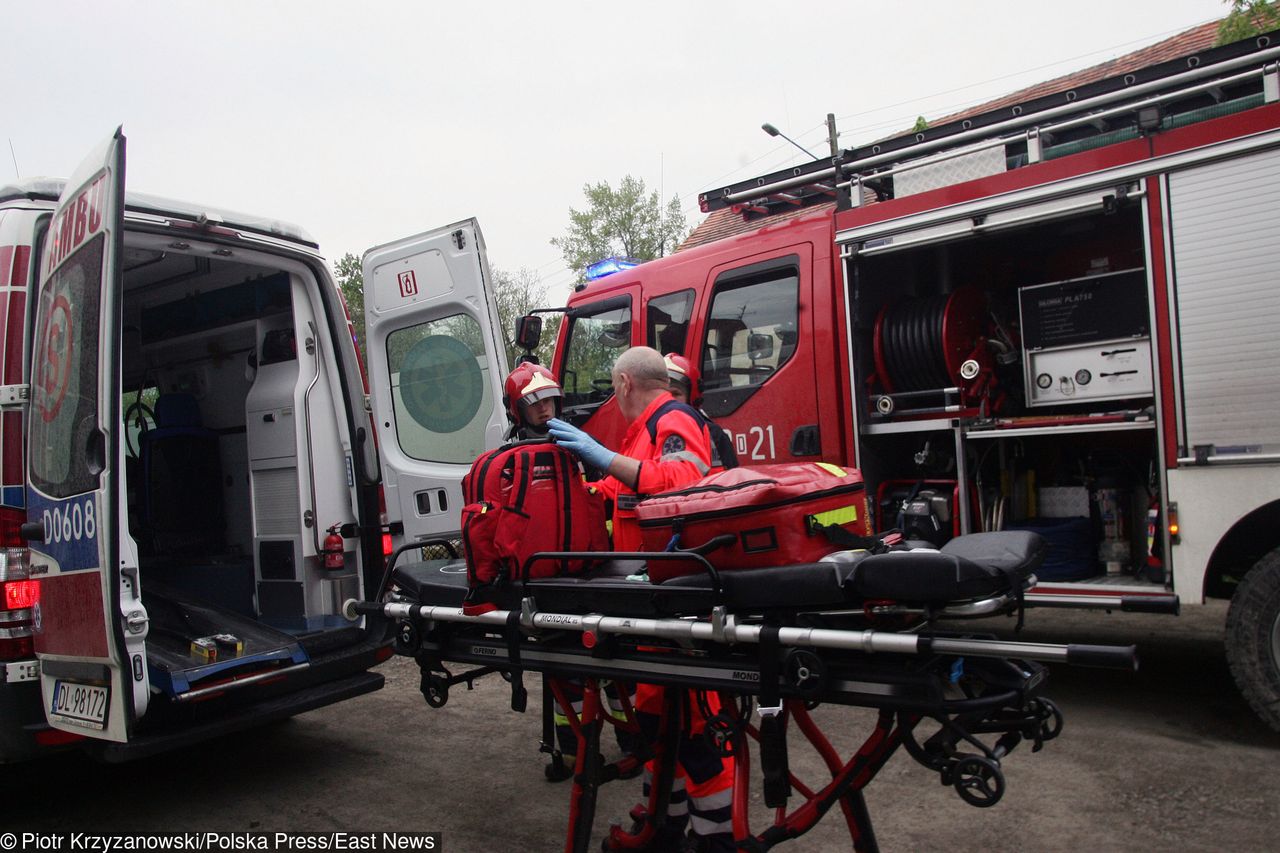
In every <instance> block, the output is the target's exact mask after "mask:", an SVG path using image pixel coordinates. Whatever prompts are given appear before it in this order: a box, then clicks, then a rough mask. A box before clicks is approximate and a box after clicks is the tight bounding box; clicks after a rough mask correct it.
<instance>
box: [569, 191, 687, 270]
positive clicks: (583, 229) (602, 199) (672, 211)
mask: <svg viewBox="0 0 1280 853" xmlns="http://www.w3.org/2000/svg"><path fill="white" fill-rule="evenodd" d="M582 192H583V195H585V196H586V199H587V207H586V208H585V209H583V210H576V209H574V208H572V207H571V208H569V227H568V229H567V230H566V231H565V235H564V236H563V237H556V238H554V239H552V241H551V245H553V246H555V247H556V248H558V249H559V250H560V253H561V255H563V256H564V262H565V264H566V265H567V266H568V267H569V269H570V270H572V271H573V272H574V273H575V274H576V275H577V280H578V281H579V282H582V281H584V280H585V270H586V268H587V265H588V264H592V263H595V262H596V261H598V260H601V259H603V258H607V257H610V256H611V255H618V256H621V257H628V258H636V259H638V260H642V261H649V260H653V259H654V258H661V257H663V256H664V255H668V254H670V253H671V252H672V251H674V250H675V248H676V246H678V245H680V241H681V240H683V239H684V237H685V234H686V233H687V230H686V228H685V219H684V213H683V212H682V211H681V210H680V200H679V198H678V197H677V196H672V197H671V200H670V201H668V202H667V203H666V204H665V205H664V204H663V203H662V201H661V199H659V198H658V193H657V191H656V190H654V191H652V192H646V191H645V185H644V181H642V180H640V179H638V178H633V177H632V176H630V175H627V176H626V177H625V178H623V179H622V183H621V184H619V185H618V188H617V189H616V190H615V189H614V188H613V187H612V186H610V185H609V182H608V181H601V182H600V183H598V184H587V185H585V186H584V187H583V188H582Z"/></svg>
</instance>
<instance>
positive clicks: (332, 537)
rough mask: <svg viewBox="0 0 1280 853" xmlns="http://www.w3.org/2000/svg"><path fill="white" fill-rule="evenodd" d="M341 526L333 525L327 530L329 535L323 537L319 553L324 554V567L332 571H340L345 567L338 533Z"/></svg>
mask: <svg viewBox="0 0 1280 853" xmlns="http://www.w3.org/2000/svg"><path fill="white" fill-rule="evenodd" d="M340 526H341V525H338V524H335V525H333V527H330V528H329V535H328V536H326V537H324V547H323V548H321V549H320V550H321V552H322V553H323V554H324V567H325V568H326V569H330V570H332V571H337V570H341V569H343V568H345V567H346V562H345V561H344V560H343V553H342V552H343V546H342V536H341V535H340V534H339V533H338V528H339V527H340Z"/></svg>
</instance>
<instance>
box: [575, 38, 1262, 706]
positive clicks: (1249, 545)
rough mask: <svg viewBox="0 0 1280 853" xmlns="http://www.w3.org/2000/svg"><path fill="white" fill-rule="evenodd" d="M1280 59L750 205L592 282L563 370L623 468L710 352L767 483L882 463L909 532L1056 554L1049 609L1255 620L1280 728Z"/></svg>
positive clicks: (778, 187)
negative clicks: (644, 368)
mask: <svg viewBox="0 0 1280 853" xmlns="http://www.w3.org/2000/svg"><path fill="white" fill-rule="evenodd" d="M1278 59H1280V33H1271V34H1269V35H1264V36H1259V37H1255V38H1250V39H1248V40H1246V41H1242V42H1238V43H1235V44H1231V45H1226V46H1222V47H1204V48H1202V49H1200V50H1197V51H1195V52H1193V53H1189V54H1187V55H1183V56H1178V57H1176V58H1174V59H1169V60H1165V61H1161V62H1156V63H1153V64H1148V65H1144V66H1142V67H1135V68H1133V69H1131V70H1126V71H1124V72H1123V73H1119V74H1117V75H1115V76H1110V77H1105V78H1102V79H1097V80H1094V81H1093V82H1088V83H1083V84H1081V85H1078V86H1073V87H1071V88H1068V89H1065V90H1060V91H1053V92H1050V93H1048V94H1038V95H1035V96H1032V97H1028V98H1027V99H1025V100H1018V101H1016V102H1009V103H1004V104H1002V105H1000V106H998V107H994V108H991V109H989V110H987V111H978V112H975V113H972V114H969V115H966V116H962V117H958V118H957V119H956V120H954V121H948V122H944V123H941V124H939V125H938V126H936V127H930V128H928V129H926V130H924V131H920V132H913V133H911V134H906V135H903V136H900V137H896V138H893V139H887V140H883V141H881V142H877V143H874V144H872V145H868V146H864V147H860V148H856V149H846V150H844V151H841V152H840V153H839V154H838V155H836V156H833V157H832V158H830V159H829V160H822V161H818V162H815V163H811V164H806V165H804V166H801V167H797V168H795V169H789V170H786V171H783V172H778V173H774V174H770V175H765V176H761V177H759V178H755V179H752V180H750V181H744V182H741V183H739V184H735V185H732V186H728V187H724V188H722V189H719V190H716V191H713V192H709V193H706V194H704V195H703V196H702V197H701V202H702V207H703V210H704V211H708V212H711V213H712V216H716V217H720V220H719V221H721V222H724V221H727V219H726V218H727V217H741V218H742V219H746V220H748V221H754V222H755V226H754V227H751V226H742V225H739V226H738V227H736V228H731V229H728V230H731V231H736V232H739V233H734V234H733V236H728V237H725V238H723V239H719V240H716V241H714V242H709V243H706V244H704V245H699V246H696V247H694V248H690V249H687V250H682V251H680V252H677V253H676V254H675V255H674V256H672V257H668V258H663V259H660V260H655V261H651V262H648V263H644V264H641V265H640V266H638V267H635V268H634V269H630V270H626V271H622V272H618V273H615V274H613V275H611V276H609V277H607V278H604V279H601V280H599V281H596V282H591V283H588V284H587V285H585V286H580V287H579V289H578V290H577V292H575V293H574V294H573V295H572V297H571V298H570V300H569V302H568V307H567V316H566V321H565V322H564V323H563V324H562V327H561V331H560V338H559V340H558V343H557V349H556V354H555V364H554V367H555V371H556V373H557V375H559V376H560V377H562V380H563V383H564V387H565V394H566V398H565V401H566V411H567V413H568V414H569V416H570V417H571V418H573V419H574V420H575V421H576V422H578V423H579V424H580V425H582V426H584V428H585V429H587V430H588V431H590V432H592V433H593V434H595V435H596V436H597V437H598V438H600V439H601V440H602V441H603V442H604V443H605V444H609V443H610V442H614V443H615V444H616V441H617V438H618V436H619V435H620V430H621V419H620V417H619V416H618V413H617V411H616V407H615V405H614V403H613V402H612V400H611V398H610V394H609V389H608V375H609V373H608V372H609V367H610V366H611V365H612V363H613V362H614V360H616V358H617V355H618V354H619V353H620V352H621V351H622V350H623V349H625V348H626V347H628V346H632V345H638V344H647V345H650V346H653V347H655V348H657V349H659V350H661V351H663V352H679V353H682V354H684V355H685V356H687V357H688V358H690V359H691V360H693V362H694V363H695V364H698V365H699V366H700V368H701V371H702V383H703V387H702V394H703V407H704V409H705V410H706V411H707V412H708V414H710V415H711V416H712V417H713V418H715V419H716V420H717V421H718V422H719V423H720V424H721V426H723V427H724V428H725V429H727V430H728V431H729V432H731V433H732V435H733V437H734V439H735V442H736V445H737V451H738V455H739V457H740V459H741V461H742V462H743V464H751V463H753V462H775V461H777V462H781V461H790V460H793V459H821V460H826V461H831V462H836V463H841V464H846V465H853V466H857V467H858V468H860V469H861V470H862V472H863V476H864V477H865V478H866V482H867V484H868V495H869V500H870V503H871V506H870V510H871V513H872V515H873V517H874V518H875V521H876V526H877V527H879V528H881V529H888V528H894V527H898V528H902V529H903V530H904V531H905V532H906V533H907V535H908V536H909V537H910V538H913V539H919V540H924V541H928V542H931V543H934V544H941V543H942V542H945V541H946V540H947V539H949V538H950V537H952V536H955V535H959V534H962V533H969V532H975V531H984V530H996V529H1007V528H1024V529H1032V530H1036V531H1038V532H1040V533H1042V534H1043V535H1044V536H1045V537H1046V538H1047V539H1048V540H1049V541H1050V544H1051V552H1050V558H1049V561H1048V562H1047V564H1046V566H1045V568H1044V570H1043V571H1042V572H1041V574H1040V577H1039V584H1038V586H1037V587H1036V589H1035V590H1034V591H1033V593H1032V594H1030V595H1029V596H1028V602H1029V603H1031V604H1034V605H1037V606H1070V607H1092V608H1098V609H1103V610H1128V611H1144V612H1155V613H1176V612H1177V610H1178V608H1179V606H1180V604H1199V603H1201V602H1203V601H1204V600H1205V599H1206V598H1210V597H1221V598H1231V600H1232V606H1231V609H1230V615H1229V617H1228V624H1227V641H1228V642H1227V654H1228V659H1229V661H1230V664H1231V667H1232V670H1233V673H1234V674H1235V676H1236V679H1237V681H1238V683H1239V685H1240V687H1241V690H1242V692H1243V693H1244V695H1245V696H1246V698H1247V699H1248V700H1249V701H1250V703H1251V704H1252V705H1253V707H1254V708H1255V709H1256V710H1257V712H1258V713H1259V714H1260V715H1261V716H1262V717H1263V718H1264V719H1266V720H1267V721H1268V722H1269V723H1270V724H1271V725H1273V726H1275V727H1277V728H1280V711H1278V710H1277V709H1280V533H1278V531H1280V476H1277V475H1278V474H1280V471H1278V469H1277V464H1278V463H1280V417H1278V416H1277V415H1278V412H1277V410H1278V409H1280V349H1277V347H1276V346H1275V345H1274V340H1273V339H1274V334H1273V331H1272V327H1273V326H1274V323H1275V319H1274V318H1275V317H1276V316H1278V315H1280V279H1277V270H1278V269H1280V242H1277V241H1276V239H1275V234H1276V233H1277V230H1278V229H1280V77H1278V75H1277V60H1278Z"/></svg>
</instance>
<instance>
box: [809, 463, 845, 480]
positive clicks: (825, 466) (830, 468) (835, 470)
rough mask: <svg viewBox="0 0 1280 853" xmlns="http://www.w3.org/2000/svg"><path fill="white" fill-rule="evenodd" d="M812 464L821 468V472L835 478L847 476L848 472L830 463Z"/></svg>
mask: <svg viewBox="0 0 1280 853" xmlns="http://www.w3.org/2000/svg"><path fill="white" fill-rule="evenodd" d="M813 464H814V465H817V466H818V467H819V468H821V469H822V470H823V471H826V472H827V473H828V474H834V475H835V476H837V477H848V476H849V472H848V471H846V470H844V469H843V468H841V467H840V466H839V465H833V464H832V463H830V462H815V463H813Z"/></svg>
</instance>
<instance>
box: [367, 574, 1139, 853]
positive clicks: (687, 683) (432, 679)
mask: <svg viewBox="0 0 1280 853" xmlns="http://www.w3.org/2000/svg"><path fill="white" fill-rule="evenodd" d="M396 556H398V555H393V558H392V561H391V562H394V559H395V557H396ZM563 556H565V554H563V553H561V552H556V553H546V554H539V555H535V557H534V558H531V559H560V558H562V557H563ZM575 556H584V555H579V554H575ZM595 556H597V557H603V556H611V557H622V558H628V557H642V558H646V559H661V558H663V557H664V556H665V555H655V554H642V555H629V554H623V555H620V554H616V553H615V554H610V555H595ZM683 558H684V559H688V558H689V557H688V555H685V556H684V557H683ZM709 575H710V577H711V581H712V591H713V593H714V594H716V595H719V593H720V590H721V583H720V578H719V577H718V575H717V573H716V572H715V570H714V569H711V570H710V572H709ZM386 577H387V578H388V579H389V578H390V577H391V565H388V569H387V576H386ZM1031 583H1034V580H1032V581H1031ZM386 586H387V584H386V583H384V587H386ZM536 586H537V585H536V583H535V584H529V585H526V586H525V590H526V592H528V593H529V594H526V595H524V596H523V597H522V598H521V599H520V602H519V609H505V610H499V609H495V610H490V611H488V612H481V613H475V612H466V611H464V609H463V608H462V607H456V606H445V605H436V604H430V603H418V602H414V601H406V600H395V595H394V593H393V595H392V599H393V600H389V601H385V602H384V601H377V602H357V601H349V602H347V604H346V607H345V612H346V615H347V616H348V618H351V619H353V620H354V619H358V618H360V617H361V616H364V615H373V616H380V617H384V618H387V619H390V620H392V621H393V622H395V624H396V633H395V637H396V651H397V652H398V653H400V654H405V655H410V656H412V657H414V658H415V659H416V660H417V662H418V664H419V667H420V669H421V670H422V673H423V684H422V690H423V693H424V696H426V698H427V700H428V703H429V704H431V705H433V706H437V707H438V706H439V705H442V704H444V702H445V701H447V696H448V688H449V686H450V685H451V684H456V683H460V682H463V681H466V682H468V683H469V682H470V681H471V680H472V679H473V678H475V677H480V676H481V675H484V674H487V673H491V672H494V671H499V672H502V673H503V674H504V675H507V676H511V678H512V682H513V687H512V707H513V709H516V710H521V711H523V710H524V705H525V697H524V691H523V687H522V685H521V679H520V676H521V674H522V673H523V672H524V671H526V670H528V671H530V672H541V673H543V674H544V675H545V676H547V677H548V680H549V685H550V689H551V690H552V691H553V692H556V691H559V690H560V689H561V687H560V684H559V680H560V679H566V678H573V679H577V680H578V682H579V683H581V684H582V685H583V704H582V711H581V713H574V712H573V711H572V710H571V708H570V703H567V702H563V701H562V703H561V707H562V708H564V709H565V710H566V712H567V716H568V718H569V723H570V727H571V728H572V730H573V732H574V736H575V738H576V739H577V741H578V748H577V754H576V758H575V766H574V770H573V779H574V784H573V788H572V792H571V796H570V810H569V811H570V815H569V827H568V831H567V833H566V840H565V847H564V849H565V851H566V852H567V853H583V851H586V850H587V849H588V845H589V843H590V836H591V830H592V824H593V821H594V816H595V803H596V794H597V791H598V788H599V786H600V785H601V784H605V783H607V782H609V781H612V780H614V779H618V778H624V777H628V776H630V775H632V771H634V770H636V769H637V767H638V765H639V763H640V762H641V761H643V760H644V759H646V758H648V757H650V756H648V755H643V754H642V755H640V756H630V757H626V758H624V759H622V760H621V761H619V762H615V763H613V764H606V763H604V762H603V760H602V759H601V757H600V749H599V744H600V732H601V730H602V729H603V727H604V726H605V725H622V726H623V727H632V726H634V713H633V711H632V709H631V708H629V707H628V708H627V709H626V720H625V721H623V722H622V723H619V721H617V720H615V719H614V718H613V717H611V715H610V714H609V713H608V712H607V711H606V710H605V705H604V703H603V700H602V699H601V696H600V689H601V686H600V682H601V681H602V680H604V679H608V680H611V681H615V682H622V683H627V682H636V681H645V682H649V683H654V684H658V685H661V686H663V687H666V688H668V689H667V690H665V691H664V700H663V713H662V715H661V718H660V724H659V736H658V738H657V739H656V740H655V741H654V742H653V744H651V749H652V756H651V757H653V758H654V759H655V766H656V771H655V776H654V780H653V785H652V790H651V793H650V797H649V800H648V802H647V803H646V806H645V808H644V809H641V810H638V812H637V813H636V814H634V815H633V817H636V818H637V824H636V827H634V828H633V829H632V830H630V831H628V830H624V829H623V828H622V827H619V826H613V827H612V828H611V829H610V832H609V835H608V837H607V838H606V841H605V849H613V850H629V849H644V848H645V847H646V846H647V845H649V844H650V843H651V842H653V840H654V838H655V836H656V834H657V833H658V832H659V831H660V830H661V828H662V826H663V825H664V822H665V820H666V817H667V815H666V808H667V805H668V803H669V799H670V793H671V783H672V777H673V775H674V754H675V753H674V744H675V739H676V738H677V737H678V735H679V732H680V719H681V711H680V707H679V706H680V702H679V698H678V697H680V696H681V694H682V693H684V691H685V690H691V691H698V692H716V693H718V694H719V695H720V698H721V705H722V707H723V708H728V709H732V710H731V711H730V712H729V713H728V714H725V715H723V716H724V719H721V720H718V721H716V729H715V730H714V731H713V732H712V734H713V736H714V737H715V738H716V741H717V743H718V744H719V745H720V748H721V749H722V751H724V752H727V753H732V754H733V755H734V756H735V759H736V762H735V775H734V794H733V806H732V822H733V831H734V838H735V841H736V843H737V844H738V846H739V848H740V849H744V850H752V851H764V850H768V849H770V848H771V847H773V846H774V845H776V844H778V843H781V842H783V841H786V840H789V839H791V838H796V837H799V836H800V835H803V834H804V833H805V832H807V831H808V830H809V829H811V828H812V827H813V826H814V825H816V824H817V822H818V821H819V820H820V819H821V818H822V817H823V816H824V815H825V814H826V813H827V812H828V811H829V810H830V809H831V808H832V807H833V806H834V805H836V804H839V805H840V807H841V811H842V813H843V815H844V818H845V822H846V824H847V827H848V829H849V833H850V839H851V842H852V845H853V848H854V849H855V850H857V851H863V853H874V851H877V850H878V849H879V848H878V844H877V841H876V837H875V833H874V829H873V827H872V822H871V817H870V815H869V814H868V812H867V809H866V803H865V800H864V799H863V796H862V789H863V788H864V787H865V786H866V785H867V784H869V783H870V782H871V781H872V779H873V778H874V777H875V774H876V773H877V772H878V771H879V769H880V768H881V767H883V765H884V763H885V762H886V761H887V760H888V759H889V758H890V757H891V756H892V755H893V753H894V752H895V751H896V750H897V749H898V748H899V747H900V746H905V747H906V749H907V751H908V752H909V753H910V754H911V755H912V757H913V758H915V759H916V760H917V761H919V762H920V763H922V764H924V765H925V766H926V767H928V768H930V769H932V770H934V771H936V772H938V773H939V774H940V776H941V778H942V781H943V782H944V783H946V784H952V785H954V786H955V788H956V790H957V792H958V793H959V794H960V796H961V797H962V798H963V799H965V800H966V801H967V802H969V803H971V804H973V805H977V806H990V805H994V804H995V803H996V802H998V800H999V799H1000V797H1001V796H1002V795H1003V792H1004V786H1005V782H1004V777H1003V774H1002V773H1001V771H1000V760H1001V759H1002V758H1003V757H1004V756H1006V755H1008V753H1009V752H1011V751H1012V750H1013V749H1014V747H1016V746H1017V745H1018V744H1019V743H1020V742H1021V741H1022V740H1029V741H1031V742H1032V743H1033V751H1039V749H1040V748H1041V747H1042V746H1043V744H1044V743H1045V742H1046V741H1048V740H1051V739H1052V738H1053V737H1056V736H1057V734H1058V732H1059V731H1060V730H1061V726H1062V716H1061V713H1060V712H1059V711H1058V709H1057V708H1056V707H1055V706H1054V705H1053V703H1052V702H1051V701H1049V700H1048V699H1045V698H1043V697H1042V696H1041V693H1042V691H1043V687H1044V684H1045V681H1046V671H1045V669H1044V667H1043V666H1042V664H1043V663H1055V662H1056V663H1067V664H1078V665H1086V666H1099V667H1118V668H1128V669H1132V668H1134V667H1135V666H1136V657H1135V654H1134V649H1133V647H1132V646H1129V647H1113V646H1091V645H1077V644H1046V643H1027V642H1017V641H1004V640H997V639H994V638H992V637H989V636H972V635H964V634H951V633H941V632H938V631H936V630H934V625H933V622H932V619H930V620H929V622H928V623H927V624H925V625H923V626H916V629H915V630H911V631H888V630H877V629H875V628H868V627H849V625H850V624H851V623H857V622H859V621H864V620H866V619H867V618H868V617H869V616H871V615H873V611H874V610H875V607H874V603H868V607H867V608H864V609H863V610H860V611H859V610H852V609H844V610H835V611H831V612H807V613H804V614H800V615H802V616H803V617H804V619H805V621H819V622H829V623H830V624H832V625H833V627H821V626H817V625H813V624H807V625H787V624H781V623H780V620H779V618H778V614H757V613H735V612H732V611H731V610H730V608H729V607H728V606H727V605H715V606H713V607H712V608H711V609H710V612H708V613H704V614H701V615H690V616H678V617H655V618H646V617H634V616H609V615H606V614H603V613H566V612H549V611H544V610H539V608H538V603H537V590H536ZM638 591H641V590H640V589H638ZM1017 592H1018V593H1020V592H1021V590H1018V591H1017ZM1017 598H1018V594H1017V593H1014V592H1007V593H1003V594H1000V595H995V596H991V597H989V598H987V599H983V600H979V601H968V602H963V603H960V604H958V605H956V606H955V607H943V608H939V609H938V610H937V611H936V612H935V613H934V614H932V615H934V616H937V615H951V616H958V617H969V618H972V617H980V616H985V615H992V614H996V613H1009V612H1011V611H1012V610H1013V609H1016V607H1017V604H1018V601H1017ZM884 609H886V610H887V611H889V612H892V611H893V608H892V607H888V608H884ZM948 611H950V612H948ZM792 615H793V616H794V615H796V614H792ZM783 621H785V620H783ZM921 628H923V630H920V629H921ZM447 664H462V665H466V666H472V667H475V668H474V669H472V670H469V671H468V672H465V673H462V674H461V675H458V676H454V675H453V674H452V673H451V672H450V671H449V670H448V668H447V666H446V665H447ZM433 697H434V698H433ZM744 697H746V698H745V700H744ZM563 698H564V697H563V696H561V699H562V700H563ZM756 700H759V705H760V707H759V708H758V709H757V713H758V714H759V722H758V723H755V722H752V718H750V710H749V708H750V705H751V704H752V702H754V701H756ZM766 703H767V704H766ZM817 703H833V704H842V705H853V706H860V707H868V708H873V709H876V710H878V718H877V723H876V725H875V727H874V728H873V730H872V731H871V733H870V734H869V735H868V736H867V738H866V739H865V740H864V742H863V744H862V745H861V747H860V748H859V749H858V750H857V751H856V752H855V753H854V754H853V755H852V756H851V757H850V758H848V759H842V758H841V757H840V756H839V754H838V753H837V752H836V750H835V748H834V747H833V746H832V744H831V742H830V741H829V740H828V739H827V738H826V736H825V735H824V734H823V733H822V731H821V729H820V727H819V726H818V725H817V723H816V722H815V721H814V720H813V718H812V716H811V715H810V714H809V708H810V706H811V705H814V704H817ZM926 719H931V720H933V721H934V722H935V723H936V724H937V725H938V729H937V731H935V732H934V733H933V734H932V735H930V736H929V737H928V738H925V739H923V740H920V739H919V738H917V737H916V729H917V727H918V726H919V724H920V723H921V721H923V720H926ZM793 721H794V723H795V725H796V726H797V728H798V729H799V730H800V732H801V733H802V734H803V735H804V737H805V739H806V740H807V741H808V743H809V744H810V745H811V746H812V747H813V748H814V749H815V750H816V751H817V753H818V755H819V756H820V757H821V759H822V761H823V763H824V764H825V766H826V768H827V770H828V771H829V772H830V774H831V779H830V781H829V782H827V783H826V784H824V785H823V786H821V787H820V788H817V789H814V788H810V787H808V786H806V785H805V784H804V783H803V782H802V781H801V780H799V779H797V778H796V777H795V776H794V775H793V774H791V773H790V772H789V769H788V768H787V762H786V757H785V732H786V728H787V726H788V725H789V724H790V723H791V722H793ZM779 732H781V741H780V742H781V744H782V747H781V749H782V755H781V756H779V755H778V754H777V751H778V747H777V744H778V743H779ZM980 735H994V736H996V740H995V742H994V743H992V744H988V743H985V742H983V741H982V740H981V739H980V737H979V736H980ZM749 740H754V741H756V742H759V743H760V744H761V762H762V765H764V768H765V776H766V802H767V804H768V805H769V806H770V807H773V808H775V819H774V822H773V824H772V825H771V826H770V827H768V828H767V829H765V830H764V831H762V832H759V833H756V832H753V831H752V829H751V827H750V825H749V820H748V814H747V804H748V803H749V802H750V797H749V784H750V767H751V758H750V751H749V748H748V741H749ZM966 748H967V749H970V750H974V751H972V752H966V751H965V749H966ZM771 783H772V785H771ZM770 785H771V786H772V789H773V790H772V791H770V790H769V788H770ZM793 790H794V791H796V792H798V793H799V794H800V796H801V797H802V799H803V802H802V803H801V805H800V806H799V807H797V808H795V809H792V810H791V811H787V809H786V808H785V803H786V799H787V797H788V796H789V795H790V793H791V792H792V791H793Z"/></svg>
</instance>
